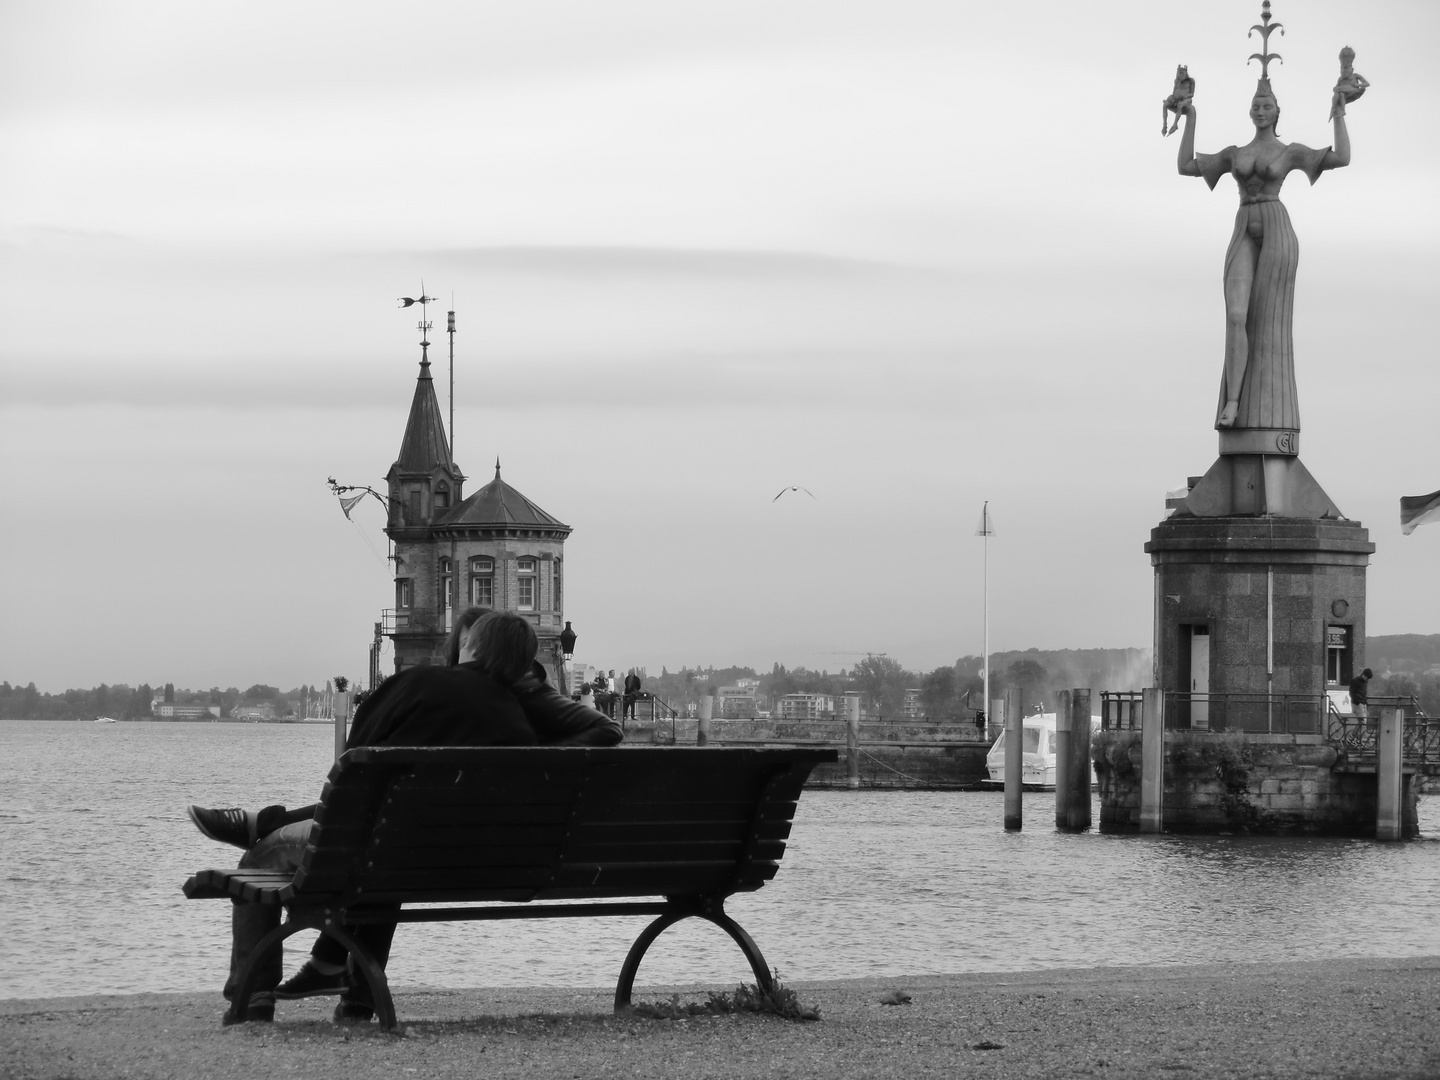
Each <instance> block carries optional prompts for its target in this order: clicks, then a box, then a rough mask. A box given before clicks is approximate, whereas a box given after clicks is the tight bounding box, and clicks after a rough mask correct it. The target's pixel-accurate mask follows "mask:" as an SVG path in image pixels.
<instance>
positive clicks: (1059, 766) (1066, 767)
mask: <svg viewBox="0 0 1440 1080" xmlns="http://www.w3.org/2000/svg"><path fill="white" fill-rule="evenodd" d="M1070 723H1071V720H1070V691H1069V690H1057V691H1055V828H1057V829H1060V830H1061V831H1062V832H1064V831H1068V829H1069V827H1070V772H1071V770H1070V755H1071V754H1072V753H1074V751H1073V750H1072V748H1071V746H1070Z"/></svg>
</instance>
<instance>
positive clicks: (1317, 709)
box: [1165, 690, 1330, 735]
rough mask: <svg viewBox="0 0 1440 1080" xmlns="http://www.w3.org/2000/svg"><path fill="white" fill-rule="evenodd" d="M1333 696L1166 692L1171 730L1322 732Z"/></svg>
mask: <svg viewBox="0 0 1440 1080" xmlns="http://www.w3.org/2000/svg"><path fill="white" fill-rule="evenodd" d="M1329 708H1330V699H1329V698H1328V697H1326V696H1325V695H1324V694H1195V693H1181V692H1179V691H1174V690H1167V691H1166V692H1165V727H1166V729H1167V730H1169V731H1243V732H1249V733H1251V734H1256V735H1319V734H1321V733H1323V732H1324V730H1325V716H1326V712H1327V710H1328V709H1329Z"/></svg>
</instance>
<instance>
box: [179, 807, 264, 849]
mask: <svg viewBox="0 0 1440 1080" xmlns="http://www.w3.org/2000/svg"><path fill="white" fill-rule="evenodd" d="M185 812H186V813H187V814H189V815H190V820H191V821H193V822H194V823H195V827H196V828H197V829H199V830H200V831H201V832H202V833H204V834H205V835H206V836H208V837H209V838H210V839H211V840H218V841H219V842H220V843H222V844H234V845H235V846H236V847H238V848H240V849H241V850H242V851H243V850H245V849H247V848H249V847H250V846H251V845H253V844H254V843H255V834H254V833H253V832H252V831H251V828H250V815H249V814H247V813H246V812H245V811H244V810H241V809H239V808H238V807H236V808H234V809H231V810H207V809H205V808H204V807H203V806H190V807H187V808H186V810H185Z"/></svg>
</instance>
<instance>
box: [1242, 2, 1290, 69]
mask: <svg viewBox="0 0 1440 1080" xmlns="http://www.w3.org/2000/svg"><path fill="white" fill-rule="evenodd" d="M1270 19H1271V15H1270V0H1265V2H1264V3H1262V4H1261V5H1260V22H1259V23H1258V24H1257V25H1255V26H1252V27H1250V32H1249V33H1247V34H1246V35H1245V36H1246V37H1252V36H1254V34H1255V31H1256V30H1259V31H1260V52H1257V53H1251V54H1250V60H1259V61H1260V78H1261V79H1269V78H1270V61H1271V60H1279V61H1280V62H1281V63H1282V64H1283V63H1284V62H1285V61H1284V59H1283V58H1282V57H1281V56H1280V54H1279V53H1272V52H1271V51H1270V35H1271V34H1273V33H1274V32H1275V31H1276V30H1279V31H1280V36H1281V37H1284V36H1285V24H1284V23H1278V22H1277V23H1276V24H1275V25H1274V26H1271V25H1270ZM1250 60H1246V61H1245V62H1246V63H1247V64H1248V63H1249V62H1250Z"/></svg>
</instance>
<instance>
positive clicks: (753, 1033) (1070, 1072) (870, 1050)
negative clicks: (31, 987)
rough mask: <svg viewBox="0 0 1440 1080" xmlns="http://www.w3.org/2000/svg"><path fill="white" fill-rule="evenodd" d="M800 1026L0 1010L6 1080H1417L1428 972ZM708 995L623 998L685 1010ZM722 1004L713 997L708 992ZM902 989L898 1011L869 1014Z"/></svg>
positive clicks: (1184, 973) (1340, 972)
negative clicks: (378, 1022) (675, 999)
mask: <svg viewBox="0 0 1440 1080" xmlns="http://www.w3.org/2000/svg"><path fill="white" fill-rule="evenodd" d="M793 985H794V987H795V989H796V990H797V991H798V992H799V994H800V998H801V1001H802V1002H803V1003H804V1004H806V1005H809V1006H814V1007H817V1008H818V1009H819V1010H820V1013H821V1020H820V1021H819V1022H818V1023H797V1022H791V1021H784V1020H779V1019H777V1018H774V1017H768V1016H755V1015H745V1016H724V1017H713V1018H703V1019H691V1020H683V1021H677V1020H651V1019H644V1018H641V1017H637V1016H633V1015H631V1016H625V1017H615V1016H613V1015H612V1014H611V1013H610V1003H609V998H610V991H609V990H608V989H595V990H566V989H525V990H516V989H488V990H487V989H476V990H429V991H426V990H406V989H404V988H401V989H400V990H399V991H398V992H397V995H396V1005H397V1008H398V1010H399V1012H400V1015H401V1020H402V1023H403V1027H402V1029H401V1033H400V1034H398V1035H392V1034H386V1033H384V1032H381V1031H380V1030H378V1029H377V1028H376V1027H375V1026H374V1025H373V1024H372V1025H368V1026H366V1027H348V1028H347V1027H337V1026H336V1025H333V1024H332V1023H330V1021H329V1019H328V1017H329V1014H330V1010H331V1008H332V1003H333V999H312V1000H310V1001H303V1002H293V1003H284V1002H282V1003H281V1005H280V1008H279V1014H278V1020H277V1022H276V1023H274V1024H247V1025H242V1026H239V1027H234V1028H222V1027H221V1025H220V1013H221V1005H222V1004H223V1003H222V1002H221V1000H220V996H219V994H218V992H216V993H205V994H197V993H184V994H140V995H134V996H103V997H99V996H96V997H74V998H51V999H46V1000H21V999H12V1000H0V1076H3V1077H6V1078H13V1080H61V1078H66V1080H91V1078H95V1080H98V1078H107V1080H108V1078H111V1077H120V1076H124V1077H141V1078H171V1077H176V1078H179V1077H184V1078H190V1077H214V1078H216V1080H227V1078H231V1077H234V1078H242V1077H243V1078H245V1080H253V1078H254V1077H257V1076H299V1077H305V1078H306V1080H321V1078H328V1077H337V1078H339V1077H346V1078H352V1077H353V1078H355V1080H370V1078H375V1080H379V1078H382V1077H383V1078H385V1080H390V1078H392V1077H406V1076H416V1077H462V1076H463V1077H471V1076H477V1075H484V1076H487V1077H509V1076H515V1077H522V1076H523V1077H525V1078H526V1080H535V1078H536V1077H601V1076H612V1075H613V1076H624V1077H664V1078H672V1077H673V1078H689V1077H727V1078H746V1077H757V1078H759V1077H765V1078H772V1077H826V1078H827V1080H833V1078H849V1077H872V1076H873V1077H904V1078H906V1080H916V1078H923V1077H947V1078H949V1077H954V1076H965V1077H982V1078H983V1077H993V1078H997V1080H1002V1078H1011V1077H1046V1078H1057V1077H1087V1076H1093V1077H1107V1078H1111V1080H1115V1078H1121V1077H1137V1078H1138V1077H1146V1078H1153V1077H1159V1076H1183V1077H1191V1078H1197V1080H1198V1078H1211V1077H1215V1078H1219V1077H1237V1078H1238V1077H1244V1078H1256V1077H1275V1078H1289V1077H1297V1078H1298V1077H1327V1078H1328V1077H1357V1078H1358V1077H1434V1076H1437V1075H1440V1039H1437V1037H1436V1035H1435V1032H1436V1030H1437V1020H1440V957H1420V958H1407V959H1345V960H1329V961H1320V962H1304V963H1291V964H1279V965H1270V964H1265V965H1261V964H1233V965H1206V966H1192V967H1141V968H1090V969H1071V970H1051V971H1038V972H1025V973H1009V974H980V975H944V976H933V975H932V976H912V977H895V978H884V979H860V980H847V981H842V982H809V983H807V982H801V981H797V982H795V983H794V984H793ZM710 989H722V988H721V987H704V988H697V987H663V988H657V987H641V988H639V989H638V990H637V994H636V997H637V1000H640V1001H663V1000H668V999H669V997H670V995H671V993H679V994H680V996H681V1000H682V1001H692V1000H693V1001H702V1000H704V997H705V991H706V990H710ZM726 989H728V988H726ZM896 989H903V990H906V991H908V992H909V993H910V994H911V995H912V1000H911V1002H910V1003H909V1004H906V1005H900V1006H886V1005H882V1004H880V998H881V997H882V996H884V995H886V994H887V993H889V992H890V991H893V990H896Z"/></svg>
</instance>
